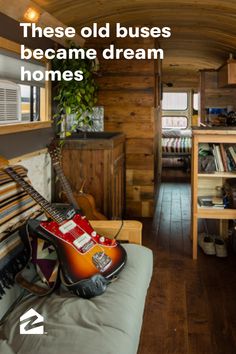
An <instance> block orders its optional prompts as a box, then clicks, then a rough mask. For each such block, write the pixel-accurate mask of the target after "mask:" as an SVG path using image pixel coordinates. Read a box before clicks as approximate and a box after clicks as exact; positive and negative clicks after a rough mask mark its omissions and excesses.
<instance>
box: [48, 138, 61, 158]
mask: <svg viewBox="0 0 236 354" xmlns="http://www.w3.org/2000/svg"><path fill="white" fill-rule="evenodd" d="M48 152H49V154H50V156H51V159H52V163H53V164H57V163H60V160H61V148H60V146H59V145H58V143H57V141H56V140H55V139H53V140H52V141H51V143H50V144H49V145H48Z"/></svg>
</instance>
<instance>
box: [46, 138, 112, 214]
mask: <svg viewBox="0 0 236 354" xmlns="http://www.w3.org/2000/svg"><path fill="white" fill-rule="evenodd" d="M48 152H49V154H50V156H51V159H52V165H53V167H54V169H55V171H56V174H57V177H58V178H59V181H60V183H61V186H62V189H63V192H64V193H65V195H66V198H67V200H68V201H69V203H70V204H71V205H73V207H74V208H75V209H79V208H80V209H81V210H82V212H83V214H84V215H85V216H86V217H87V218H88V219H89V220H107V218H106V217H105V215H103V214H102V213H100V212H99V211H98V210H97V209H96V205H95V200H94V197H93V196H92V195H91V194H88V193H84V191H83V188H84V184H85V180H84V182H83V183H82V186H81V188H80V190H79V193H75V192H73V191H72V189H71V186H70V184H69V182H68V180H67V178H66V176H65V175H64V173H63V170H62V167H61V162H60V148H59V146H58V144H57V143H56V142H55V140H53V141H52V142H51V144H50V145H49V146H48Z"/></svg>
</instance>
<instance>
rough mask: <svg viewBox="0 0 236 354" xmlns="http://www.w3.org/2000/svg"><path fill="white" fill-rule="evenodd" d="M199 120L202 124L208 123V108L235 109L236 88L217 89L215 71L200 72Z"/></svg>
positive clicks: (216, 72)
mask: <svg viewBox="0 0 236 354" xmlns="http://www.w3.org/2000/svg"><path fill="white" fill-rule="evenodd" d="M199 89H200V118H201V122H202V123H208V117H207V111H206V110H207V109H208V108H227V107H232V108H233V110H235V109H236V87H234V86H228V87H225V88H219V86H218V71H217V70H201V71H200V88H199Z"/></svg>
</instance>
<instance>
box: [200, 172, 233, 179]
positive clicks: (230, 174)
mask: <svg viewBox="0 0 236 354" xmlns="http://www.w3.org/2000/svg"><path fill="white" fill-rule="evenodd" d="M198 177H209V178H214V177H222V178H236V171H235V172H213V173H198Z"/></svg>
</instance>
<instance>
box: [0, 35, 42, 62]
mask: <svg viewBox="0 0 236 354" xmlns="http://www.w3.org/2000/svg"><path fill="white" fill-rule="evenodd" d="M0 48H2V49H6V50H8V51H9V52H13V53H16V54H18V55H19V56H20V54H21V53H20V44H18V43H16V42H13V41H11V40H9V39H7V38H4V37H0ZM19 59H20V58H19ZM33 61H34V62H37V61H38V62H41V63H44V64H47V62H48V59H45V58H42V59H37V60H36V59H33Z"/></svg>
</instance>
